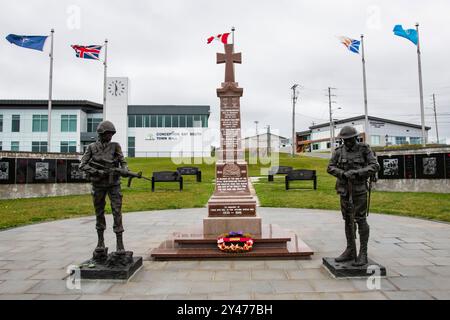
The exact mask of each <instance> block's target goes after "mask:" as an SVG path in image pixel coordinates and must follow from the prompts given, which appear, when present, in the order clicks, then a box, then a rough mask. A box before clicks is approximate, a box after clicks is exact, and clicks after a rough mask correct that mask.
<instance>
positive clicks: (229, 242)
mask: <svg viewBox="0 0 450 320" xmlns="http://www.w3.org/2000/svg"><path fill="white" fill-rule="evenodd" d="M217 247H218V248H219V249H220V250H221V251H224V252H234V253H240V252H248V251H250V250H252V248H253V239H252V237H251V234H249V233H245V234H244V233H243V232H242V231H237V232H235V231H230V232H229V233H226V234H222V235H220V236H219V237H218V238H217Z"/></svg>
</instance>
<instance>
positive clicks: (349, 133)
mask: <svg viewBox="0 0 450 320" xmlns="http://www.w3.org/2000/svg"><path fill="white" fill-rule="evenodd" d="M358 135H359V133H358V131H356V129H355V128H353V127H352V126H345V127H343V128H342V129H341V131H340V132H339V135H338V136H337V138H338V139H350V138H353V137H356V136H358Z"/></svg>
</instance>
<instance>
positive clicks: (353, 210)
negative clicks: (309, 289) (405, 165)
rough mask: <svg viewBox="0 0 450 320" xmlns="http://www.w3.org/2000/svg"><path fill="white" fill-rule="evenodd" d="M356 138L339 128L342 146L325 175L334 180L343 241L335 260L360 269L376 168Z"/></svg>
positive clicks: (349, 129)
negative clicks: (344, 243) (329, 175)
mask: <svg viewBox="0 0 450 320" xmlns="http://www.w3.org/2000/svg"><path fill="white" fill-rule="evenodd" d="M358 135H359V134H358V132H357V131H356V129H355V128H353V127H351V126H345V127H343V128H342V129H341V131H340V133H339V135H338V138H340V139H342V140H343V144H342V145H340V146H339V147H337V148H336V150H335V151H334V152H333V155H332V157H331V160H330V163H329V165H328V169H327V172H328V173H329V174H331V175H333V176H335V177H336V178H337V181H336V191H337V193H338V194H339V195H340V198H341V199H340V202H341V211H342V216H343V218H344V221H345V236H346V238H347V247H346V249H345V251H344V252H343V253H342V254H341V255H340V256H339V257H337V258H336V259H335V261H336V262H347V261H353V262H352V265H353V266H357V267H361V266H364V265H366V264H367V263H368V258H367V243H368V241H369V224H368V223H367V215H368V214H369V207H368V204H370V189H371V182H372V180H373V178H374V176H375V173H376V172H378V170H379V168H380V167H379V165H378V162H377V159H376V157H375V155H374V153H373V152H372V150H371V149H370V146H369V145H368V144H365V143H359V142H358V140H357V137H358ZM356 226H357V227H358V232H359V240H360V248H359V254H358V255H357V254H356V240H355V238H356Z"/></svg>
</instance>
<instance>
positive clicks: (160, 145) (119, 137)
mask: <svg viewBox="0 0 450 320" xmlns="http://www.w3.org/2000/svg"><path fill="white" fill-rule="evenodd" d="M128 86H129V80H128V78H125V77H111V78H108V79H107V99H106V101H107V102H106V107H105V108H104V106H103V105H102V104H99V103H95V102H91V101H87V100H54V101H52V118H51V140H50V148H49V147H48V142H47V133H48V101H47V100H0V151H2V150H3V151H29V152H69V153H75V152H78V153H82V152H84V150H85V149H86V147H87V146H88V145H89V144H90V143H92V142H94V141H96V139H97V134H96V129H97V126H98V124H99V123H100V122H101V121H103V117H104V115H105V118H106V119H107V120H109V121H111V122H112V123H113V124H114V126H115V127H116V130H117V133H116V134H115V135H114V136H113V141H116V142H119V143H120V145H121V146H122V149H123V152H124V154H125V156H128V157H171V156H181V157H186V156H189V157H194V156H195V157H203V156H209V155H210V154H211V144H212V137H210V134H209V130H208V120H209V115H210V106H208V105H129V104H128Z"/></svg>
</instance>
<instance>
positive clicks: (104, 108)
mask: <svg viewBox="0 0 450 320" xmlns="http://www.w3.org/2000/svg"><path fill="white" fill-rule="evenodd" d="M107 58H108V39H105V61H103V65H104V74H103V121H105V120H106V78H107V69H108V63H107Z"/></svg>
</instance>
